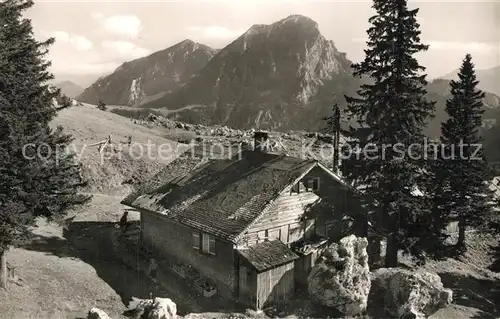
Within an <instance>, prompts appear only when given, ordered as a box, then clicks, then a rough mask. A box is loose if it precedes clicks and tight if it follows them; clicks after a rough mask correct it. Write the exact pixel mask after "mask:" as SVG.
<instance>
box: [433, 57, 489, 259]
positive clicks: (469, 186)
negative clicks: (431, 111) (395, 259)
mask: <svg viewBox="0 0 500 319" xmlns="http://www.w3.org/2000/svg"><path fill="white" fill-rule="evenodd" d="M458 77H459V79H458V80H457V81H451V83H450V87H451V97H450V99H448V101H447V102H446V113H447V114H448V116H449V118H448V120H447V121H446V122H444V123H442V125H441V143H442V145H443V152H442V155H443V156H442V157H441V158H440V159H439V160H438V164H437V165H436V168H435V175H436V177H435V180H436V182H435V184H440V185H441V187H440V188H439V189H437V190H436V192H435V194H436V195H435V201H434V206H435V213H436V214H439V215H441V216H442V217H437V216H436V217H435V219H438V218H440V219H446V220H451V219H455V218H456V220H458V229H459V235H458V243H457V248H458V249H459V251H460V252H463V251H464V249H465V231H466V228H467V227H471V226H472V227H478V226H483V225H484V226H485V225H486V224H487V222H489V221H490V217H491V216H492V214H491V213H492V210H491V208H492V197H491V195H492V194H491V191H490V190H489V188H488V184H487V180H488V178H489V173H490V171H489V168H488V165H487V162H486V160H485V157H484V154H483V150H482V147H481V138H480V135H479V129H480V128H481V123H482V114H483V112H484V109H483V98H484V93H483V92H481V90H479V89H478V88H477V85H478V83H479V82H478V81H477V80H476V74H475V70H474V64H473V63H472V57H471V55H470V54H467V55H466V56H465V58H464V60H463V63H462V66H461V68H460V71H459V73H458Z"/></svg>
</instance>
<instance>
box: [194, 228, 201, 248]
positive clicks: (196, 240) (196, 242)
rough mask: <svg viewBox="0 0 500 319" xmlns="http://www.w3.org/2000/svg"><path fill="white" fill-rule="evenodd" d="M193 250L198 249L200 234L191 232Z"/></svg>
mask: <svg viewBox="0 0 500 319" xmlns="http://www.w3.org/2000/svg"><path fill="white" fill-rule="evenodd" d="M193 248H194V249H200V233H198V232H193Z"/></svg>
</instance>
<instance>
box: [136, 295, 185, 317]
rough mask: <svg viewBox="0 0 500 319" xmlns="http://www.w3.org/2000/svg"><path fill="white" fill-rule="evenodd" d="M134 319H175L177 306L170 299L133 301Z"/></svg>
mask: <svg viewBox="0 0 500 319" xmlns="http://www.w3.org/2000/svg"><path fill="white" fill-rule="evenodd" d="M134 303H136V306H135V307H134V308H135V311H134V313H135V318H147V319H175V318H177V305H176V304H175V303H174V302H173V301H172V300H171V299H170V298H158V297H157V298H155V299H154V300H151V299H146V300H140V299H135V301H134Z"/></svg>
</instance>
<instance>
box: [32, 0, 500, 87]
mask: <svg viewBox="0 0 500 319" xmlns="http://www.w3.org/2000/svg"><path fill="white" fill-rule="evenodd" d="M409 6H410V7H412V8H416V7H418V8H420V11H419V14H418V20H419V23H420V24H421V27H420V28H421V31H422V35H421V38H422V42H423V43H424V44H429V45H430V48H429V50H428V51H427V52H424V53H420V54H419V55H418V58H419V61H420V63H421V64H422V65H423V66H425V67H426V68H427V70H426V71H427V74H428V75H429V78H435V77H439V76H444V75H446V74H448V73H450V72H452V71H453V70H455V69H457V68H458V67H459V66H460V63H461V61H462V59H463V57H464V56H465V54H466V53H470V54H472V57H473V62H474V63H475V65H476V67H477V68H478V69H485V68H491V67H494V66H498V65H500V1H498V0H497V1H490V2H481V1H477V0H476V1H470V2H450V1H425V2H416V1H410V3H409ZM373 13H374V11H373V9H372V8H371V2H370V1H353V0H351V1H336V0H331V1H304V0H302V1H299V0H296V1H290V0H288V1H287V0H274V1H259V0H253V1H251V0H231V1H193V0H191V1H190V0H184V1H181V0H179V1H154V2H153V1H137V0H136V1H95V0H94V1H85V2H82V1H79V2H78V1H68V0H67V1H48V0H38V1H35V6H34V7H33V8H31V9H29V11H28V12H27V13H26V16H27V17H28V18H30V19H31V20H32V23H33V27H34V32H35V37H36V38H37V39H39V40H43V39H46V38H48V37H55V39H56V43H55V44H54V45H53V46H52V47H51V50H50V53H49V56H48V58H49V59H50V60H51V61H52V72H53V73H54V74H55V76H56V79H57V80H72V81H73V82H75V83H77V84H79V85H83V86H87V85H89V84H91V83H92V82H93V81H95V80H96V79H97V78H98V77H99V76H102V75H104V74H109V73H111V72H113V70H115V69H116V68H117V67H118V66H119V65H120V64H122V63H123V62H125V61H130V60H133V59H136V58H140V57H143V56H146V55H148V54H150V53H153V52H155V51H158V50H161V49H164V48H167V47H169V46H172V45H174V44H176V43H178V42H180V41H182V40H184V39H191V40H193V41H196V42H199V43H203V44H205V45H208V46H210V47H213V48H223V47H224V46H225V45H227V44H229V43H230V42H232V41H233V40H234V39H236V38H237V37H238V36H240V35H241V34H242V33H244V32H245V31H246V30H248V28H250V27H251V26H252V25H253V24H271V23H273V22H276V21H278V20H280V19H283V18H285V17H287V16H289V15H292V14H301V15H305V16H307V17H310V18H311V19H313V20H315V21H316V22H317V23H318V25H319V29H320V31H321V33H322V34H323V36H324V37H325V38H327V39H328V40H333V41H334V43H335V46H336V47H337V49H338V50H339V51H341V52H346V53H347V56H348V58H349V59H350V60H352V61H354V62H357V61H360V60H362V59H363V56H364V52H363V49H364V48H365V42H366V29H367V28H368V27H369V26H370V25H369V23H368V19H369V17H370V16H372V15H373Z"/></svg>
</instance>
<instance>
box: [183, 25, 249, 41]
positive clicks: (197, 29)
mask: <svg viewBox="0 0 500 319" xmlns="http://www.w3.org/2000/svg"><path fill="white" fill-rule="evenodd" d="M186 30H187V31H190V32H193V33H197V34H199V35H200V36H201V37H203V38H215V39H229V38H235V37H238V36H240V35H241V34H243V33H244V32H245V30H230V29H227V28H225V27H221V26H217V25H214V26H198V25H193V26H190V27H187V28H186Z"/></svg>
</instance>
